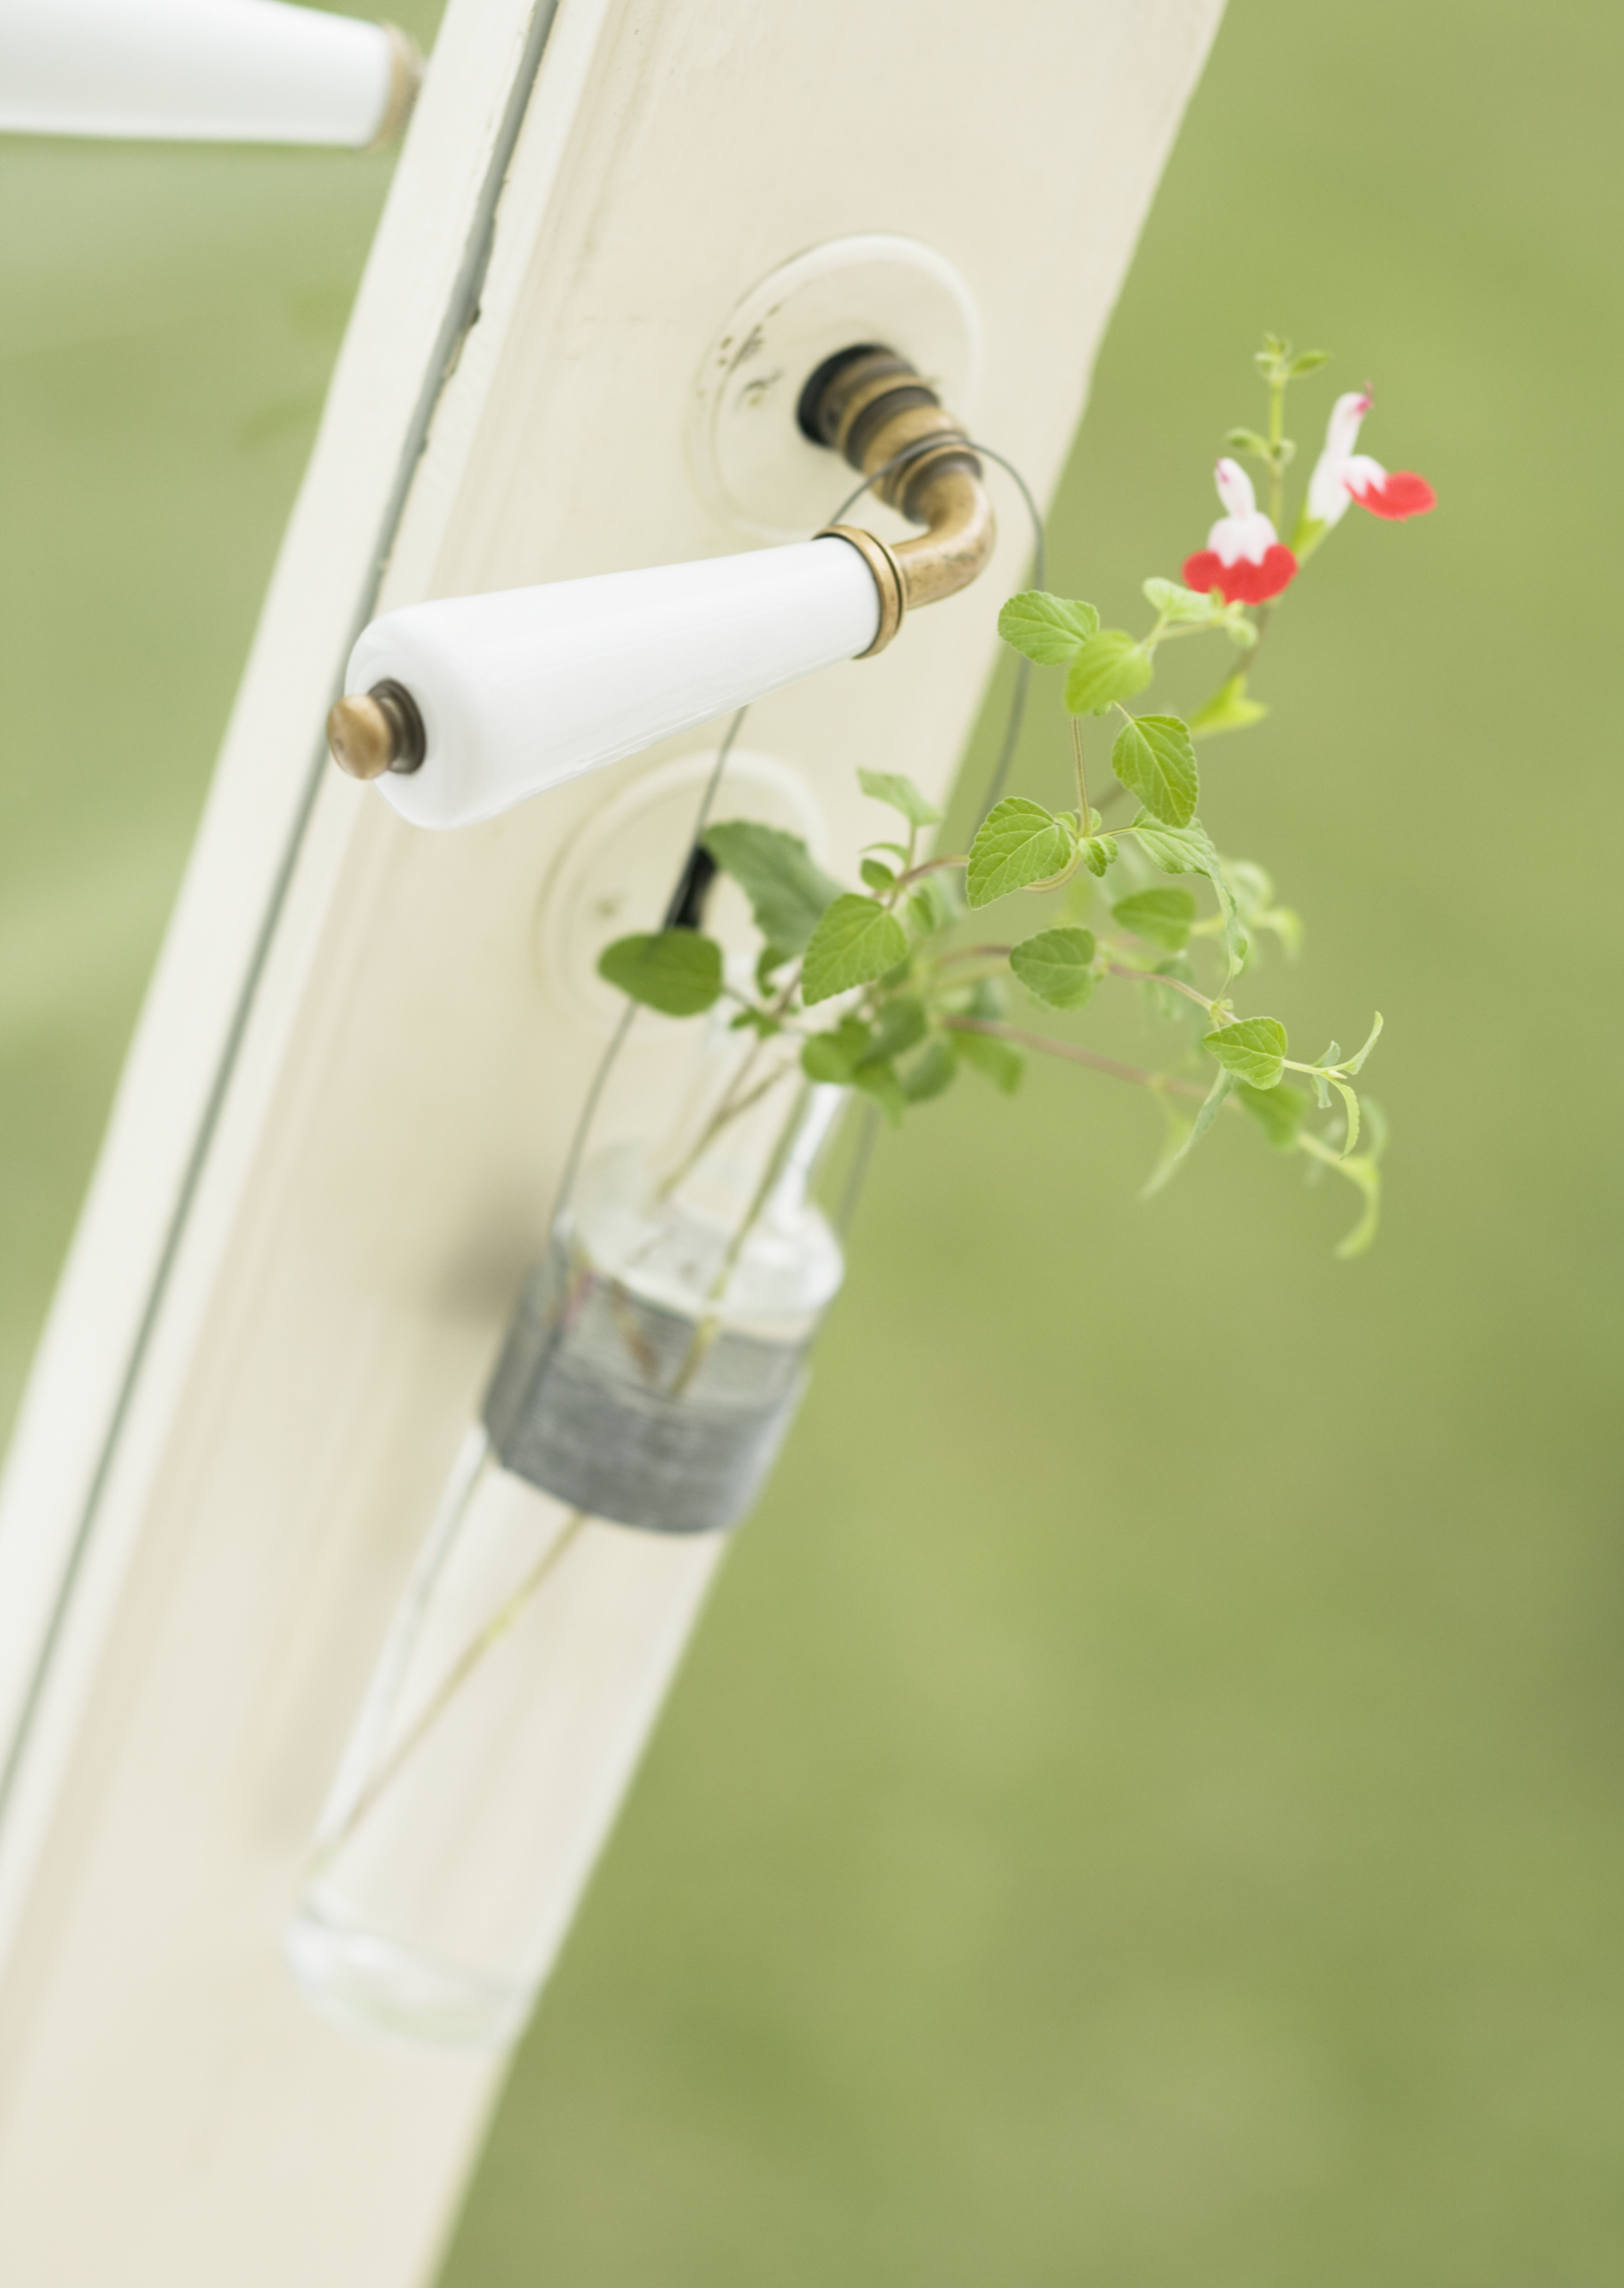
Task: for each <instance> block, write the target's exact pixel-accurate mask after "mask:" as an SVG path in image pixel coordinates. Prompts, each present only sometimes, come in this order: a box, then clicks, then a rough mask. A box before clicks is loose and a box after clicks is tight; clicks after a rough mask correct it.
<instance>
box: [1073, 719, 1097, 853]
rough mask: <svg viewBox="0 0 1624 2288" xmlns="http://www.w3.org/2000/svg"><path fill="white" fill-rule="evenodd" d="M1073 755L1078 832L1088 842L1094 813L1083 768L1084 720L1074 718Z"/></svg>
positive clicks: (1086, 775) (1086, 776)
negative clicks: (1075, 774)
mask: <svg viewBox="0 0 1624 2288" xmlns="http://www.w3.org/2000/svg"><path fill="white" fill-rule="evenodd" d="M1072 754H1073V759H1074V760H1075V762H1076V765H1077V830H1078V832H1079V833H1080V834H1081V835H1082V836H1083V838H1084V839H1085V840H1086V839H1087V838H1088V836H1089V834H1090V833H1091V832H1092V827H1091V825H1090V823H1089V822H1090V821H1091V820H1092V818H1093V815H1094V814H1093V812H1092V811H1091V810H1090V809H1089V780H1088V774H1087V772H1086V771H1085V770H1084V769H1083V767H1082V719H1081V716H1078V715H1073V718H1072Z"/></svg>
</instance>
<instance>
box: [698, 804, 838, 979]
mask: <svg viewBox="0 0 1624 2288" xmlns="http://www.w3.org/2000/svg"><path fill="white" fill-rule="evenodd" d="M704 844H705V847H706V849H707V850H709V853H710V854H711V856H712V857H713V858H714V859H715V860H716V862H717V865H718V866H719V867H720V868H721V869H722V871H723V872H724V873H725V874H731V875H732V876H733V880H734V881H735V882H737V884H738V885H739V887H740V888H741V890H742V891H743V892H744V894H745V896H746V897H747V898H748V899H749V902H750V910H751V911H752V913H753V914H754V915H755V917H756V926H757V929H758V930H759V931H760V932H761V933H762V935H763V937H764V938H765V939H766V941H767V942H768V944H769V945H779V946H782V947H783V949H784V950H785V952H786V953H790V954H795V953H804V951H805V949H806V947H807V945H808V943H809V942H810V941H811V938H812V932H813V930H814V929H816V927H817V926H818V919H819V917H820V915H821V914H822V913H824V912H825V911H826V910H827V909H828V907H829V905H830V904H832V902H834V900H835V899H836V898H837V897H839V895H840V894H841V891H840V885H839V883H838V882H832V881H830V879H829V878H828V875H827V874H826V873H825V872H824V871H823V870H822V868H821V867H820V866H819V865H817V864H816V863H815V862H814V861H813V859H812V854H811V852H810V851H809V850H808V849H807V847H806V845H805V844H804V842H803V841H801V840H800V838H798V837H797V836H796V835H793V834H784V833H780V830H779V829H778V828H777V827H776V826H758V825H757V824H756V823H755V822H754V821H753V820H750V819H742V818H741V819H733V820H731V821H728V822H725V823H723V824H722V825H719V826H712V827H710V828H709V829H708V830H706V833H705V836H704Z"/></svg>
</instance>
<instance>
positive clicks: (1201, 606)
mask: <svg viewBox="0 0 1624 2288" xmlns="http://www.w3.org/2000/svg"><path fill="white" fill-rule="evenodd" d="M1145 600H1146V601H1147V602H1149V603H1150V604H1152V605H1153V606H1154V607H1155V609H1156V610H1157V612H1158V613H1159V614H1160V615H1161V617H1162V618H1163V619H1164V620H1173V621H1180V620H1191V621H1194V622H1195V623H1196V624H1198V625H1199V624H1200V623H1201V622H1202V621H1204V620H1211V619H1216V618H1218V617H1219V616H1220V615H1221V610H1222V608H1221V607H1216V606H1215V605H1214V603H1213V600H1212V598H1211V597H1210V596H1203V595H1201V594H1200V593H1199V592H1197V590H1195V589H1194V588H1186V587H1184V585H1183V584H1181V583H1180V582H1179V581H1177V580H1147V581H1146V582H1145Z"/></svg>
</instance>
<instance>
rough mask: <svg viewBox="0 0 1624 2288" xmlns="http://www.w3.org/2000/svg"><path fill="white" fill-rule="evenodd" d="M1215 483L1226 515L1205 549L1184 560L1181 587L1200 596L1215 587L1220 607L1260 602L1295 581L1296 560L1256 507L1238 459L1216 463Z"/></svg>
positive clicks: (1218, 524) (1210, 535) (1247, 479)
mask: <svg viewBox="0 0 1624 2288" xmlns="http://www.w3.org/2000/svg"><path fill="white" fill-rule="evenodd" d="M1217 482H1218V498H1219V499H1220V500H1221V501H1222V502H1223V504H1224V510H1225V512H1226V513H1225V514H1224V515H1223V516H1221V517H1220V518H1219V519H1218V521H1217V522H1216V524H1215V525H1214V526H1213V528H1212V530H1211V531H1210V532H1209V533H1208V536H1207V545H1206V547H1205V548H1202V549H1198V550H1197V552H1196V553H1195V554H1194V555H1193V556H1186V557H1185V559H1184V585H1185V587H1186V588H1193V589H1195V590H1196V591H1197V592H1199V593H1200V594H1202V595H1206V594H1208V593H1209V592H1210V591H1211V590H1213V589H1214V588H1216V590H1217V591H1218V592H1219V594H1220V595H1221V596H1222V597H1223V598H1224V602H1225V603H1226V604H1266V603H1267V602H1268V600H1269V599H1270V597H1271V596H1278V595H1279V592H1280V591H1281V590H1282V589H1283V588H1286V587H1288V586H1289V585H1290V584H1291V582H1292V581H1293V580H1294V579H1295V577H1296V571H1297V560H1296V558H1295V556H1294V555H1293V554H1292V552H1291V551H1290V549H1289V548H1287V547H1286V546H1285V545H1284V544H1282V542H1281V540H1280V538H1279V535H1278V534H1277V533H1276V531H1275V529H1274V527H1273V526H1272V525H1271V523H1270V521H1269V520H1268V518H1267V517H1266V516H1265V515H1264V512H1263V511H1262V510H1261V509H1260V508H1259V507H1258V505H1257V496H1256V493H1255V492H1254V491H1253V490H1252V480H1251V479H1250V477H1248V474H1247V473H1246V471H1245V470H1244V469H1243V468H1242V467H1241V465H1240V462H1239V461H1230V460H1223V461H1220V462H1219V464H1218V467H1217Z"/></svg>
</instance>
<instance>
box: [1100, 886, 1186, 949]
mask: <svg viewBox="0 0 1624 2288" xmlns="http://www.w3.org/2000/svg"><path fill="white" fill-rule="evenodd" d="M1111 914H1112V918H1113V920H1114V921H1118V922H1120V923H1121V926H1122V927H1123V928H1124V929H1125V930H1130V931H1131V932H1132V933H1133V934H1134V936H1135V937H1143V938H1148V939H1149V941H1150V942H1151V943H1152V944H1153V945H1165V946H1166V947H1167V949H1168V952H1169V953H1177V952H1178V951H1179V950H1180V949H1181V948H1183V947H1184V946H1185V945H1187V944H1188V943H1189V940H1190V931H1191V927H1192V925H1193V923H1194V920H1195V900H1194V899H1193V898H1192V896H1191V894H1190V893H1189V891H1188V890H1136V891H1135V893H1134V894H1133V896H1132V897H1131V898H1119V899H1118V900H1117V902H1116V903H1115V905H1113V907H1112V909H1111Z"/></svg>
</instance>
